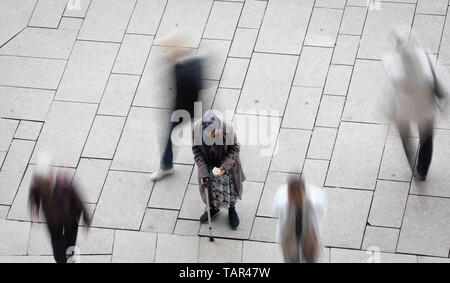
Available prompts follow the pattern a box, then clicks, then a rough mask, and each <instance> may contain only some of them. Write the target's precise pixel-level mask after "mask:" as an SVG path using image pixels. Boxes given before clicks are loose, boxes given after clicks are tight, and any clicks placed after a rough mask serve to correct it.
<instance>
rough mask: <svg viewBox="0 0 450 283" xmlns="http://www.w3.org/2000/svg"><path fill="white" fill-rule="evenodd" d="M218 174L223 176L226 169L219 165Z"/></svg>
mask: <svg viewBox="0 0 450 283" xmlns="http://www.w3.org/2000/svg"><path fill="white" fill-rule="evenodd" d="M219 169H220V175H219V176H223V175H224V174H225V173H226V172H227V171H225V169H224V168H223V167H220V168H219Z"/></svg>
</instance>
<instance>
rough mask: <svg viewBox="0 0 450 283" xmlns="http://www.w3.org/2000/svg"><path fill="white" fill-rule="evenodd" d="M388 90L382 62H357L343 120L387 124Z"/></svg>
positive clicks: (388, 85) (388, 83)
mask: <svg viewBox="0 0 450 283" xmlns="http://www.w3.org/2000/svg"><path fill="white" fill-rule="evenodd" d="M390 88H391V85H390V82H389V81H388V78H387V75H386V72H385V69H384V66H383V63H382V62H380V61H369V60H357V61H356V64H355V68H354V70H353V77H352V81H351V83H350V88H349V90H348V95H347V102H346V103H345V108H344V113H343V116H342V117H343V119H344V120H351V121H358V122H366V123H387V120H388V119H387V117H386V114H385V109H386V106H387V105H388V93H389V91H390Z"/></svg>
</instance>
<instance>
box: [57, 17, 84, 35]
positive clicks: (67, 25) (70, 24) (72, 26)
mask: <svg viewBox="0 0 450 283" xmlns="http://www.w3.org/2000/svg"><path fill="white" fill-rule="evenodd" d="M83 21H84V20H83V19H81V18H68V17H62V19H61V22H60V23H59V28H60V29H62V30H73V31H76V32H77V33H78V32H79V31H80V29H81V26H82V25H83Z"/></svg>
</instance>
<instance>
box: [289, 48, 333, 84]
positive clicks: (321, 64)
mask: <svg viewBox="0 0 450 283" xmlns="http://www.w3.org/2000/svg"><path fill="white" fill-rule="evenodd" d="M332 54H333V49H332V48H324V47H309V46H305V47H304V48H303V50H302V54H301V56H300V61H299V65H298V69H297V73H296V74H295V79H294V85H295V86H304V87H320V88H323V87H324V85H325V79H326V77H327V73H328V69H329V65H330V61H331V56H332Z"/></svg>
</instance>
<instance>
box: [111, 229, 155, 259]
mask: <svg viewBox="0 0 450 283" xmlns="http://www.w3.org/2000/svg"><path fill="white" fill-rule="evenodd" d="M156 238H157V235H156V234H154V233H145V232H132V231H120V230H117V231H116V234H115V237H114V249H113V255H112V262H113V263H152V262H154V261H155V252H156Z"/></svg>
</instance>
